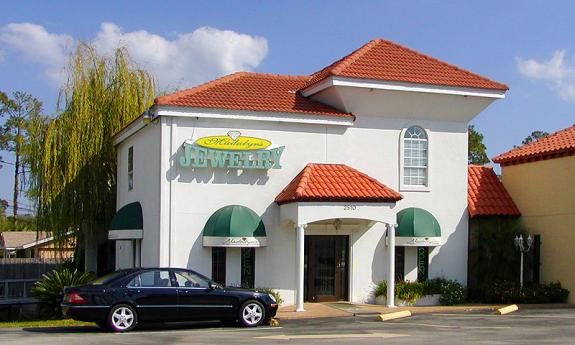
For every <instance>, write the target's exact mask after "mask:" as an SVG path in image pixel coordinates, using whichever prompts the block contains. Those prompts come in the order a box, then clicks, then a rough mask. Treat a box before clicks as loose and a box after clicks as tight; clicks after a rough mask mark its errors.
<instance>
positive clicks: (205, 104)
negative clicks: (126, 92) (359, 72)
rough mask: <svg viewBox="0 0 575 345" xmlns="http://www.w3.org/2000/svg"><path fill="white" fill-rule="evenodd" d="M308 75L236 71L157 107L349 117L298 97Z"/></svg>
mask: <svg viewBox="0 0 575 345" xmlns="http://www.w3.org/2000/svg"><path fill="white" fill-rule="evenodd" d="M309 78H310V77H309V76H285V75H274V74H261V73H247V72H238V73H234V74H230V75H227V76H225V77H222V78H219V79H216V80H213V81H210V82H208V83H205V84H202V85H199V86H196V87H193V88H191V89H187V90H183V91H179V92H175V93H172V94H169V95H166V96H160V97H158V98H156V99H155V100H154V103H155V104H157V105H171V106H182V107H192V108H213V109H230V110H251V111H265V112H280V113H300V114H311V115H327V116H338V117H348V118H351V119H353V118H354V116H353V115H352V114H349V113H346V112H344V111H340V110H338V109H335V108H333V107H330V106H329V105H326V104H323V103H320V102H317V101H314V100H312V99H309V98H306V97H304V96H302V95H300V94H299V93H298V92H297V90H299V89H300V88H301V87H302V86H303V85H305V84H306V83H307V81H308V80H309Z"/></svg>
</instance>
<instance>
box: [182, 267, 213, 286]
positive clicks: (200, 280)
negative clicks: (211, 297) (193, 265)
mask: <svg viewBox="0 0 575 345" xmlns="http://www.w3.org/2000/svg"><path fill="white" fill-rule="evenodd" d="M174 273H175V275H176V281H177V282H178V286H181V287H195V288H208V287H209V286H210V281H209V280H208V279H206V278H204V277H201V276H199V275H197V274H194V273H192V272H188V271H175V272H174Z"/></svg>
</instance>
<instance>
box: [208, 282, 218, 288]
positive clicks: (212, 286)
mask: <svg viewBox="0 0 575 345" xmlns="http://www.w3.org/2000/svg"><path fill="white" fill-rule="evenodd" d="M208 286H209V288H210V290H215V289H216V288H217V287H218V284H216V283H214V282H210V284H209V285H208Z"/></svg>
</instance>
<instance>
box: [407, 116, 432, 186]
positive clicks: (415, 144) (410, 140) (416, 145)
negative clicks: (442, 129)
mask: <svg viewBox="0 0 575 345" xmlns="http://www.w3.org/2000/svg"><path fill="white" fill-rule="evenodd" d="M427 148H428V140H427V134H426V133H425V131H424V130H423V128H421V127H418V126H411V127H409V128H408V129H407V130H406V131H405V133H404V135H403V184H404V185H406V186H427V176H428V175H427V167H428V150H427Z"/></svg>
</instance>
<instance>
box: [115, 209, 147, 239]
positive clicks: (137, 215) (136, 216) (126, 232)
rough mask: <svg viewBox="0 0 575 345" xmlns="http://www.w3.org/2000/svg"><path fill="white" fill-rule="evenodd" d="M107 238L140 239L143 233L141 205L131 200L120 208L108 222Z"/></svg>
mask: <svg viewBox="0 0 575 345" xmlns="http://www.w3.org/2000/svg"><path fill="white" fill-rule="evenodd" d="M109 230H110V231H108V239H110V240H128V239H141V238H143V235H144V217H143V215H142V205H140V203H139V202H137V201H136V202H133V203H131V204H127V205H125V206H123V207H122V208H120V209H119V210H118V211H117V212H116V214H115V215H114V217H113V218H112V221H111V222H110V228H109Z"/></svg>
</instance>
